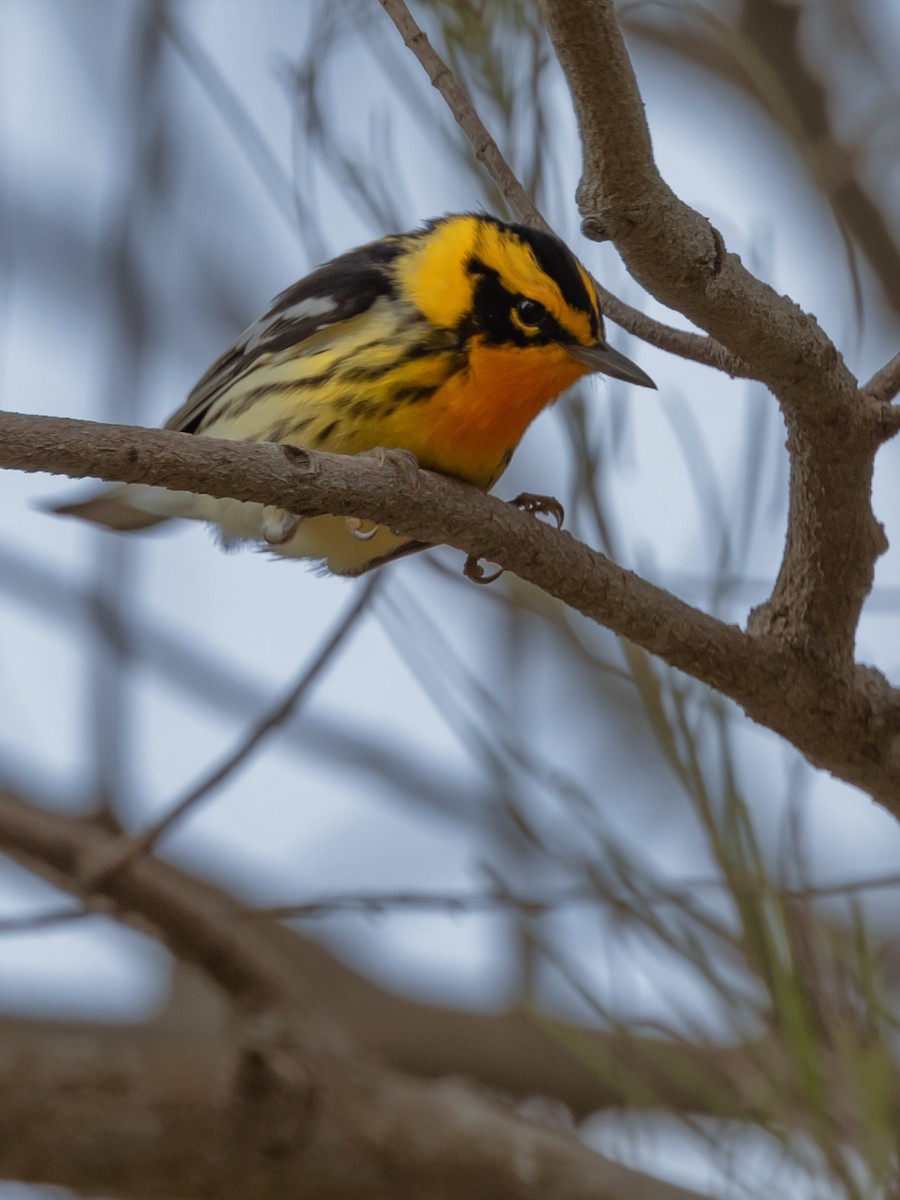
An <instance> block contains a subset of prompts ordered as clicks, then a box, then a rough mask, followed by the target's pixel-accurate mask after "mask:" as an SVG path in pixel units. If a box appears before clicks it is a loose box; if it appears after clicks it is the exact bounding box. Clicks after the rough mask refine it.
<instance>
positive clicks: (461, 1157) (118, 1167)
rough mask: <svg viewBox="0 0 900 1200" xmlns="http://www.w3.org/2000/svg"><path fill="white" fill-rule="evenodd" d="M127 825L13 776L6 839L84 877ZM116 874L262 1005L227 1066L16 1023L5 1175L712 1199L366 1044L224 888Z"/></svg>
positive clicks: (173, 940)
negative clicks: (108, 823) (40, 1037)
mask: <svg viewBox="0 0 900 1200" xmlns="http://www.w3.org/2000/svg"><path fill="white" fill-rule="evenodd" d="M113 840H115V839H112V838H111V837H110V835H109V834H107V833H105V832H104V831H103V830H101V829H98V828H96V827H92V826H90V825H87V824H85V823H84V822H80V821H78V820H76V819H73V818H70V817H64V816H60V815H57V814H52V813H46V812H40V811H38V810H37V809H34V808H31V807H29V806H28V805H26V804H23V803H22V802H21V801H19V800H17V799H16V798H15V797H13V796H11V795H10V794H8V793H0V846H2V847H3V848H4V850H5V851H6V852H7V853H10V854H12V855H13V856H14V857H16V858H17V859H19V860H20V861H26V862H30V863H31V864H33V865H35V866H37V867H38V868H39V869H40V870H41V873H45V874H48V875H49V877H51V878H53V879H55V880H56V882H58V883H59V884H60V885H61V886H63V887H67V888H68V889H70V890H73V891H75V892H76V893H77V892H78V890H79V883H78V878H79V868H80V864H81V863H82V862H83V861H85V860H91V859H96V858H98V857H102V856H103V855H106V856H107V857H108V855H109V843H110V841H113ZM101 891H102V893H103V894H104V895H105V897H106V898H107V900H109V901H111V902H112V903H113V904H114V905H115V906H116V907H117V908H118V909H119V910H122V911H123V912H124V913H129V914H134V915H136V916H137V917H138V918H139V919H140V921H141V922H142V923H145V924H149V926H150V927H151V928H153V929H155V930H156V931H157V934H158V936H161V937H162V938H163V939H164V940H165V941H166V942H167V943H168V944H169V945H171V946H172V947H173V948H174V949H175V950H176V951H177V952H178V953H179V954H180V955H182V956H183V957H184V958H185V959H187V960H189V961H192V962H194V963H196V964H198V965H199V966H201V968H202V969H203V970H205V971H206V972H208V973H209V974H210V975H211V977H212V978H213V979H215V980H216V981H217V982H218V983H219V984H220V985H221V986H222V987H223V988H224V989H225V991H226V992H227V993H228V995H229V996H230V997H231V998H232V999H233V1000H235V1001H238V1002H240V1003H241V1006H242V1008H243V1009H244V1011H247V1009H248V1008H249V1010H250V1011H251V1012H254V1013H255V1014H256V1015H255V1016H254V1017H253V1018H252V1019H251V1020H249V1021H248V1022H246V1023H245V1024H244V1025H243V1026H242V1028H240V1033H239V1036H238V1037H237V1038H235V1039H234V1040H226V1038H225V1037H224V1036H223V1037H222V1038H221V1039H220V1040H218V1041H217V1042H216V1044H215V1045H214V1046H213V1047H212V1052H211V1053H209V1055H208V1063H209V1065H210V1066H212V1067H214V1070H213V1071H212V1074H211V1076H210V1075H206V1074H204V1072H203V1071H202V1070H201V1069H200V1064H198V1063H197V1062H196V1061H195V1054H196V1050H197V1049H198V1046H197V1045H196V1044H193V1043H191V1044H188V1045H187V1046H185V1047H181V1046H176V1047H175V1054H174V1056H172V1055H170V1054H168V1053H167V1052H166V1049H165V1048H163V1049H161V1048H160V1047H159V1044H158V1041H157V1042H154V1044H153V1046H152V1048H151V1052H150V1053H143V1052H142V1050H141V1046H140V1044H139V1042H138V1041H137V1039H133V1040H132V1039H129V1041H128V1043H127V1046H126V1048H125V1051H124V1053H123V1052H122V1049H121V1043H120V1044H119V1058H118V1061H114V1062H110V1061H109V1060H108V1059H103V1058H101V1057H100V1050H101V1049H102V1046H101V1045H100V1044H99V1042H98V1040H97V1039H96V1038H95V1039H93V1040H92V1041H89V1042H87V1043H86V1039H85V1037H84V1035H83V1034H82V1035H81V1036H79V1037H77V1038H70V1039H69V1044H68V1045H62V1044H54V1043H53V1041H52V1039H49V1038H48V1039H46V1040H45V1041H42V1043H41V1044H40V1045H39V1046H37V1047H36V1046H35V1045H34V1044H33V1043H29V1042H27V1041H23V1039H22V1038H21V1036H18V1037H16V1038H14V1039H3V1038H2V1037H0V1081H2V1082H0V1086H3V1087H4V1094H6V1095H7V1096H8V1099H9V1103H7V1104H4V1106H3V1109H2V1111H0V1173H2V1174H3V1175H5V1176H6V1177H8V1178H10V1177H11V1178H16V1179H18V1180H21V1181H22V1182H41V1183H55V1184H60V1185H63V1186H68V1187H73V1188H76V1189H79V1190H84V1191H90V1192H92V1193H96V1192H113V1193H115V1194H117V1195H121V1196H123V1197H126V1198H127V1200H130V1198H131V1197H134V1198H135V1200H142V1198H144V1197H148V1198H149V1197H154V1198H156V1197H158V1196H160V1195H167V1196H172V1197H173V1198H178V1197H191V1198H192V1200H193V1198H195V1197H197V1196H213V1195H215V1196H217V1197H222V1198H225V1200H229V1198H230V1197H232V1196H233V1197H235V1198H238V1197H240V1198H243V1197H244V1196H246V1195H247V1194H248V1188H249V1185H250V1181H252V1184H253V1186H252V1194H253V1195H254V1196H257V1197H260V1198H261V1200H266V1197H269V1196H272V1197H276V1196H277V1197H289V1198H293V1197H296V1198H297V1200H307V1198H311V1197H315V1198H316V1200H319V1198H322V1197H324V1198H328V1197H335V1198H336V1197H338V1196H345V1195H346V1194H347V1192H346V1188H347V1179H348V1176H350V1177H352V1178H353V1179H354V1183H355V1186H354V1194H355V1195H357V1196H359V1197H361V1198H363V1200H365V1198H368V1197H371V1198H372V1200H388V1198H389V1197H395V1196H397V1195H398V1192H397V1190H396V1188H397V1183H396V1181H397V1180H400V1179H403V1180H405V1181H406V1182H407V1184H408V1190H407V1191H406V1192H405V1193H401V1194H408V1195H410V1196H412V1195H427V1196H428V1197H434V1200H444V1198H445V1197H446V1198H447V1200H450V1198H451V1197H453V1198H454V1200H455V1197H456V1196H458V1195H466V1196H472V1197H476V1198H480V1197H483V1198H484V1200H488V1198H489V1197H490V1198H491V1200H493V1198H494V1197H496V1196H505V1195H509V1196H515V1197H516V1198H517V1200H531V1198H533V1200H580V1198H581V1197H583V1198H584V1200H589V1198H590V1200H594V1198H596V1197H597V1196H598V1195H609V1196H610V1198H611V1200H615V1198H616V1197H619V1196H621V1197H623V1198H624V1197H625V1196H628V1197H630V1198H633V1197H646V1198H647V1200H696V1198H695V1197H693V1195H692V1194H691V1193H688V1192H685V1191H684V1190H682V1189H679V1188H672V1187H669V1186H668V1185H666V1184H664V1183H659V1182H657V1181H656V1180H651V1179H650V1178H648V1177H647V1176H643V1175H640V1174H639V1173H637V1172H632V1171H629V1170H627V1169H626V1168H622V1167H619V1166H617V1165H616V1164H613V1163H611V1162H609V1161H608V1160H606V1159H604V1158H602V1157H601V1156H599V1155H596V1154H593V1153H592V1152H590V1151H589V1150H587V1149H586V1148H585V1147H583V1146H582V1145H581V1144H580V1143H579V1142H578V1141H576V1140H575V1139H573V1138H572V1137H569V1136H566V1135H563V1134H561V1133H559V1132H556V1131H553V1130H550V1129H546V1128H542V1127H540V1126H537V1125H534V1124H531V1123H530V1122H527V1121H525V1120H523V1119H522V1118H520V1117H517V1116H516V1115H514V1114H512V1113H510V1112H507V1111H505V1110H504V1109H503V1108H501V1107H500V1106H499V1105H497V1104H496V1103H493V1102H491V1101H488V1100H486V1099H484V1098H483V1097H482V1096H480V1095H479V1094H478V1093H477V1092H476V1091H475V1090H474V1089H473V1088H471V1087H469V1086H467V1085H463V1084H460V1083H446V1082H444V1083H440V1084H437V1085H425V1084H422V1083H418V1082H416V1081H413V1080H410V1079H407V1078H404V1077H403V1076H400V1075H398V1074H396V1073H395V1072H392V1071H390V1070H389V1069H388V1068H383V1067H376V1066H375V1065H374V1064H373V1063H371V1062H370V1061H368V1060H366V1059H364V1058H362V1057H361V1056H360V1055H358V1054H356V1053H355V1052H351V1051H350V1050H349V1049H348V1047H347V1045H346V1041H345V1038H344V1036H343V1035H339V1034H338V1033H337V1032H336V1030H334V1029H333V1027H332V1025H331V1023H330V1020H325V1019H323V1018H322V1017H321V1016H320V1015H318V1014H317V1013H316V1011H315V1008H314V1007H313V1006H314V1004H315V999H316V998H315V997H314V996H311V995H310V994H309V983H308V980H307V977H306V975H305V974H304V973H301V972H299V971H298V970H297V969H296V966H295V965H293V964H291V963H290V962H289V961H287V960H286V958H285V956H284V955H283V954H282V953H281V952H280V950H279V948H278V947H277V946H276V945H275V944H274V943H273V942H271V941H267V940H266V939H261V938H260V937H259V936H258V935H257V933H256V932H255V931H253V930H248V929H247V928H246V927H244V928H243V929H238V928H235V927H234V926H233V923H232V922H231V921H230V919H229V915H228V914H227V913H223V912H222V909H221V901H219V902H218V903H217V902H216V899H215V896H214V894H211V893H210V891H209V889H205V888H204V887H203V885H201V884H198V883H195V882H194V881H192V880H188V879H185V878H184V877H180V878H179V877H178V875H177V873H175V872H173V871H172V870H171V869H168V868H166V867H165V864H161V863H158V862H155V861H154V860H151V859H144V858H141V859H137V860H135V861H134V862H132V863H130V864H129V866H128V868H127V870H123V871H121V872H119V873H118V874H116V875H115V876H113V877H111V878H110V879H109V880H108V881H107V882H105V883H104V884H103V886H102V888H101ZM327 999H328V998H327V997H321V998H320V1003H322V1002H324V1003H327ZM169 1048H171V1044H170V1045H169ZM13 1093H15V1098H13ZM523 1156H524V1159H525V1160H527V1162H528V1164H529V1166H528V1170H527V1171H526V1172H524V1173H523V1171H522V1168H521V1163H522V1162H523ZM188 1164H189V1165H188ZM385 1179H389V1180H391V1181H392V1182H391V1183H390V1184H389V1185H387V1184H385Z"/></svg>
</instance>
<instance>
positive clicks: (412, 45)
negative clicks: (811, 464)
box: [378, 0, 752, 377]
mask: <svg viewBox="0 0 900 1200" xmlns="http://www.w3.org/2000/svg"><path fill="white" fill-rule="evenodd" d="M378 2H379V4H380V5H381V7H382V8H383V9H384V11H385V12H386V13H387V15H388V16H389V17H390V19H391V20H392V21H393V22H394V25H396V27H397V30H398V31H399V33H400V35H401V36H402V38H403V43H404V45H405V46H407V47H408V48H409V49H410V50H411V51H412V53H413V54H414V55H415V56H416V58H417V59H418V60H419V62H420V63H421V64H422V66H423V67H424V68H425V72H426V74H427V75H428V78H429V79H430V80H431V83H432V85H433V86H434V87H435V88H437V90H438V91H439V92H440V94H441V96H442V97H443V98H444V100H445V101H446V103H447V107H448V108H449V109H450V112H451V113H452V114H453V117H454V120H455V121H456V123H457V124H458V125H459V127H460V129H461V130H462V131H463V133H464V134H465V135H466V137H467V138H468V139H469V143H470V145H471V146H472V151H473V153H474V155H475V158H476V159H477V160H478V162H480V163H481V164H482V166H483V167H484V168H485V170H486V171H487V172H488V174H489V175H490V177H491V178H492V179H493V181H494V183H496V185H497V187H498V188H499V190H500V193H501V195H502V196H503V197H504V199H505V200H506V201H507V203H508V204H509V206H510V208H512V210H513V212H515V214H516V215H517V216H518V218H519V220H520V221H522V222H523V223H524V224H526V225H533V226H535V227H536V228H538V229H544V230H547V231H548V232H552V231H551V230H550V226H549V225H548V223H547V221H546V219H545V217H544V215H543V213H541V211H540V209H539V208H538V207H537V205H536V204H535V203H534V201H533V200H532V199H531V197H530V196H529V195H528V193H527V192H526V191H525V189H524V187H523V186H522V184H521V183H520V182H519V180H518V179H517V178H516V174H515V172H514V171H513V169H512V167H511V166H510V165H509V163H508V162H507V161H506V159H505V158H504V156H503V154H502V152H501V150H500V147H499V146H498V145H497V143H496V141H495V140H494V138H493V137H492V136H491V134H490V133H489V132H488V129H487V127H486V126H485V124H484V122H483V121H482V119H481V117H480V116H479V115H478V113H477V112H476V110H475V107H474V106H473V104H472V102H471V101H470V100H469V97H468V96H467V95H466V93H465V91H464V90H463V88H462V86H461V85H460V83H459V80H458V79H457V78H456V76H455V75H454V74H453V72H452V71H451V70H450V68H449V67H448V66H447V64H446V63H445V62H444V60H443V59H442V58H441V56H440V55H439V54H438V53H437V51H436V50H435V49H434V47H433V46H432V45H431V43H430V42H429V40H428V36H427V34H426V33H425V32H424V30H423V29H422V28H421V27H420V26H419V24H418V22H417V21H416V20H415V18H414V17H413V15H412V13H410V11H409V9H408V8H407V6H406V2H405V0H378ZM594 282H595V284H596V285H597V290H598V293H599V295H600V304H601V307H602V309H603V313H604V315H605V316H607V317H609V319H610V320H611V321H614V322H615V324H616V325H619V326H621V327H622V329H625V330H627V332H628V333H633V334H634V335H635V337H639V338H641V339H642V340H643V341H645V342H647V343H648V344H649V345H651V346H656V347H658V348H659V349H660V350H667V351H669V352H670V353H671V354H678V355H680V357H681V358H686V359H690V360H691V361H692V362H700V363H704V364H706V365H707V366H711V367H716V368H718V369H719V370H720V371H725V372H727V373H728V374H729V375H732V376H742V377H743V376H750V375H752V372H751V370H750V368H749V367H748V366H747V364H746V363H745V362H742V361H741V360H740V359H739V358H737V357H735V356H734V355H733V354H730V353H729V352H728V350H726V349H725V347H724V346H721V345H719V344H718V343H717V342H716V341H715V340H714V339H713V338H709V337H703V336H702V335H701V334H696V333H688V332H687V331H685V330H683V329H674V328H673V327H672V326H671V325H665V324H664V323H663V322H661V321H654V320H653V318H652V317H648V316H647V315H646V314H645V313H642V312H640V310H639V309H636V308H632V307H631V305H630V304H625V303H624V301H622V300H619V298H618V297H617V296H614V295H613V293H612V292H610V291H608V290H607V289H606V288H605V287H604V286H603V285H602V284H601V283H599V282H598V281H597V280H596V279H595V280H594Z"/></svg>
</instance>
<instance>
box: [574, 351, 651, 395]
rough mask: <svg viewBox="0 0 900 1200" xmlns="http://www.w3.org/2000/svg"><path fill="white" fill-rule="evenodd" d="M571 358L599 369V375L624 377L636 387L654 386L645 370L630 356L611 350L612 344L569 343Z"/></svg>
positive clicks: (594, 369)
mask: <svg viewBox="0 0 900 1200" xmlns="http://www.w3.org/2000/svg"><path fill="white" fill-rule="evenodd" d="M566 349H567V350H568V351H569V353H570V354H571V355H572V357H573V358H577V359H578V361H579V362H580V363H584V364H585V366H587V367H590V369H591V370H592V371H599V372H600V374H601V375H611V376H612V378H613V379H624V380H625V382H626V383H636V384H637V386H638V387H648V388H655V387H656V384H655V383H654V382H653V380H652V379H651V378H650V376H649V375H648V374H647V372H646V371H642V370H641V368H640V367H639V366H638V365H637V363H633V362H632V361H631V359H630V358H626V357H625V355H624V354H620V353H619V352H618V350H613V348H612V346H604V345H602V344H599V345H596V346H579V345H574V346H573V345H569V346H567V347H566Z"/></svg>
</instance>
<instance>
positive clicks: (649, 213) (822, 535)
mask: <svg viewBox="0 0 900 1200" xmlns="http://www.w3.org/2000/svg"><path fill="white" fill-rule="evenodd" d="M541 8H542V11H543V13H544V15H545V19H546V21H547V25H548V29H549V31H550V35H551V38H552V39H553V42H554V45H555V48H556V51H557V54H558V56H559V60H560V63H561V64H562V67H563V70H564V72H565V74H566V77H567V79H568V82H569V87H570V90H571V93H572V99H573V102H574V106H575V111H576V114H577V117H578V123H579V128H580V132H581V138H582V145H583V152H584V170H583V174H582V179H581V183H580V185H579V190H578V202H579V207H580V209H581V213H582V217H583V220H584V229H585V232H586V233H587V234H588V235H589V236H593V237H596V238H610V239H612V240H613V241H614V242H615V244H616V247H617V248H618V250H619V252H620V253H621V255H622V257H623V259H624V261H625V263H626V265H627V267H628V268H629V270H630V271H631V272H632V274H633V275H634V276H635V278H636V279H637V280H638V281H639V282H640V283H641V284H642V285H643V286H644V287H645V288H647V290H648V291H649V292H651V293H652V294H653V295H654V296H656V297H657V299H659V300H661V301H662V302H663V303H664V304H667V305H668V306H669V307H671V308H675V309H677V310H679V311H680V312H682V313H684V314H685V315H686V316H687V317H689V318H690V319H691V320H692V321H693V322H694V323H695V324H697V325H699V326H700V327H701V328H703V329H705V330H706V331H707V332H708V333H709V334H710V335H711V336H712V337H714V338H716V339H717V341H719V342H721V343H722V344H723V345H724V346H726V347H727V348H728V350H730V351H731V353H732V354H735V355H736V356H738V357H739V358H741V359H742V360H744V361H746V362H747V363H749V364H750V365H751V369H752V373H753V375H754V377H755V378H757V379H759V380H761V381H762V382H764V383H766V384H767V385H768V386H769V387H770V388H771V390H772V391H773V392H774V393H775V395H776V396H777V398H778V400H779V403H780V404H781V408H782V412H783V413H784V417H785V421H786V424H787V428H788V449H789V452H790V456H791V495H790V515H789V524H788V536H787V545H786V550H785V555H784V560H783V562H782V568H781V572H780V574H779V577H778V582H777V584H776V586H775V590H774V592H773V594H772V596H771V598H770V599H769V601H768V602H767V603H766V604H764V605H763V606H762V607H761V608H760V609H758V610H757V612H756V613H755V614H754V619H753V624H752V628H753V629H754V630H755V631H756V632H759V633H760V634H772V635H777V636H778V637H779V638H781V639H785V640H787V641H789V642H790V643H792V644H794V645H796V646H797V647H798V648H803V649H805V650H806V651H807V652H810V653H812V654H815V655H820V656H823V657H826V658H828V659H830V661H831V663H832V665H833V666H834V668H835V669H836V670H837V671H839V672H840V671H842V670H846V669H847V668H848V667H849V664H850V663H851V661H852V656H853V645H854V638H855V631H856V627H857V624H858V620H859V614H860V611H861V609H862V604H863V602H864V600H865V597H866V596H867V595H868V592H869V590H870V588H871V584H872V578H873V573H874V563H875V560H876V558H877V557H878V555H879V554H881V553H882V552H883V551H884V549H885V539H884V534H883V532H882V530H881V527H880V525H879V524H878V522H877V521H876V520H875V518H874V516H873V514H872V511H871V506H870V491H871V480H872V469H873V459H874V454H875V451H876V449H877V447H878V445H879V443H880V440H881V439H882V438H883V429H882V427H881V426H880V424H879V420H878V414H877V413H876V412H875V411H874V408H873V406H872V404H871V403H870V402H869V401H868V399H867V398H866V397H864V396H862V394H861V393H860V391H859V389H858V387H857V385H856V381H855V380H854V379H853V376H852V375H851V374H850V372H849V371H848V369H847V367H846V366H845V364H844V362H843V360H842V358H841V356H840V354H839V353H838V351H837V350H836V349H835V347H834V346H833V345H832V343H831V342H830V341H829V339H828V338H827V337H826V335H825V333H824V332H823V331H822V329H821V328H820V327H819V325H818V324H817V322H816V320H815V318H814V317H812V316H811V315H809V314H807V313H804V312H802V311H801V309H800V308H798V306H797V305H796V304H794V303H793V302H792V301H791V300H789V299H788V298H787V297H786V296H779V295H778V294H777V293H776V292H775V291H774V290H773V289H772V288H770V287H769V286H768V285H766V284H764V283H762V282H761V281H760V280H758V279H756V278H755V277H754V276H753V275H751V274H750V272H749V271H747V270H746V269H745V268H744V266H743V265H742V263H741V261H740V259H739V258H738V257H737V255H735V254H730V253H728V251H727V250H726V249H725V246H724V243H723V241H722V237H721V234H719V232H718V231H717V230H715V229H714V228H713V227H712V226H711V225H710V223H709V221H708V220H707V219H706V218H705V217H703V216H701V215H700V214H699V213H697V212H695V211H694V210H693V209H691V208H690V207H689V206H688V205H686V204H684V203H683V202H682V201H681V200H680V199H679V198H678V197H677V196H676V195H675V194H674V193H673V192H672V190H671V189H670V188H669V187H668V185H667V184H666V183H665V182H664V181H663V180H662V178H661V177H660V175H659V172H658V170H657V168H656V164H655V162H654V160H653V153H652V148H651V144H650V137H649V132H648V129H647V123H646V119H645V117H644V110H643V105H642V103H641V98H640V94H639V92H638V88H637V83H636V80H635V77H634V72H633V70H632V67H631V63H630V61H629V59H628V55H627V53H626V50H625V46H624V43H623V40H622V35H621V31H620V29H619V26H618V24H617V21H616V16H615V11H614V7H613V3H612V0H541ZM598 63H599V64H602V70H598Z"/></svg>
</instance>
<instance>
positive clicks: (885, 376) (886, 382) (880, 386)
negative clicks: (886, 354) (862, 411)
mask: <svg viewBox="0 0 900 1200" xmlns="http://www.w3.org/2000/svg"><path fill="white" fill-rule="evenodd" d="M898 393H900V354H895V355H894V357H893V358H892V359H891V360H890V362H887V363H885V364H884V366H883V367H882V368H881V370H880V371H876V372H875V374H874V375H873V376H872V378H871V379H870V380H869V382H868V383H867V384H866V385H865V386H864V387H863V395H865V396H868V398H869V399H870V400H872V401H874V403H875V404H890V402H891V401H892V400H893V399H894V397H895V396H896V395H898Z"/></svg>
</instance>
